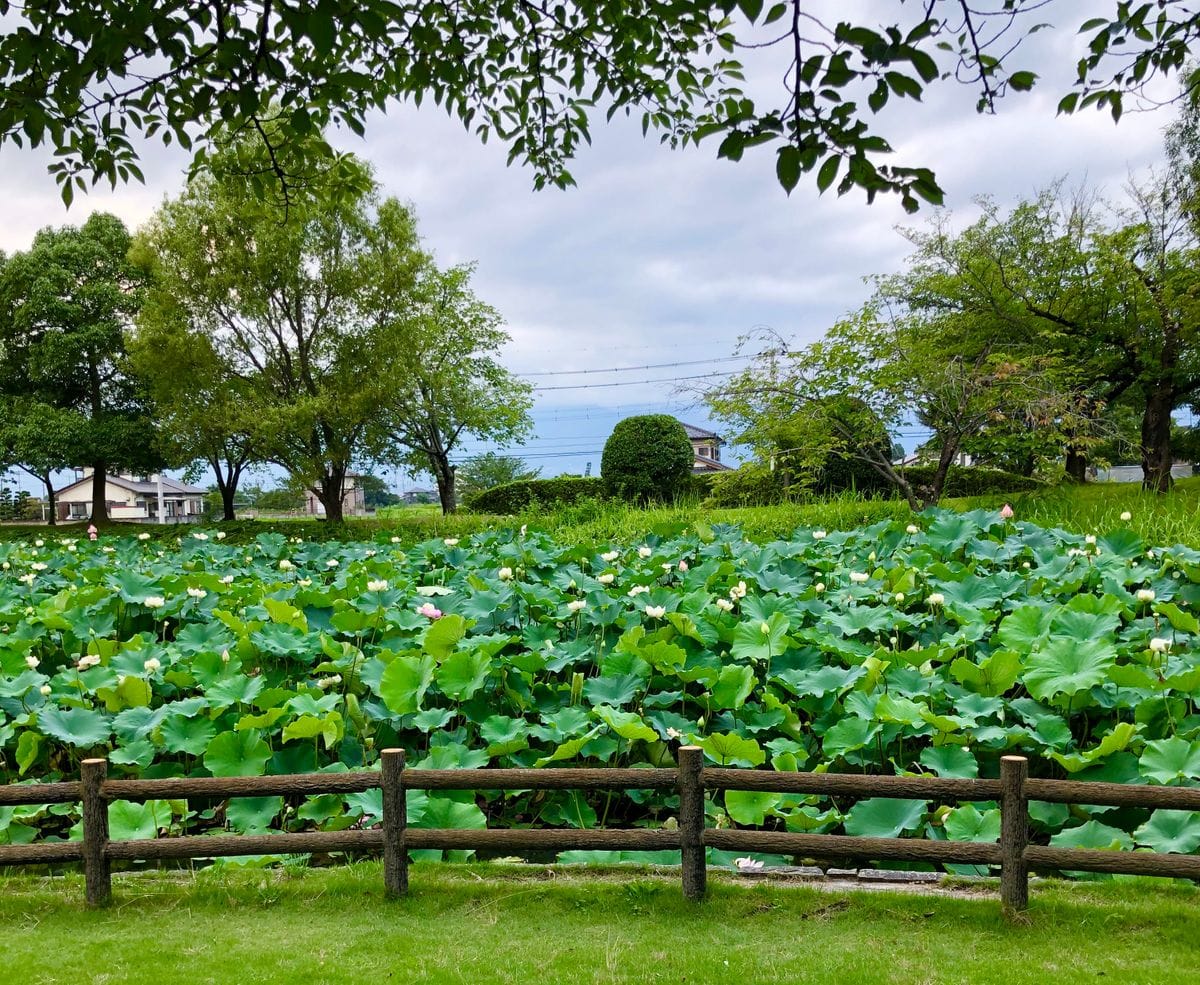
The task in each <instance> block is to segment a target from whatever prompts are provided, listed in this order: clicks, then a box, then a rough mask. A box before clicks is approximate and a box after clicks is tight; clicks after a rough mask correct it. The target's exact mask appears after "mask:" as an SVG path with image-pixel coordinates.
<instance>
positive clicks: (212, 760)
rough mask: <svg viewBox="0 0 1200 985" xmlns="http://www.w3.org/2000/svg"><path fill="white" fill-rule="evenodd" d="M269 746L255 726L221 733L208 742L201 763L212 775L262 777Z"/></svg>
mask: <svg viewBox="0 0 1200 985" xmlns="http://www.w3.org/2000/svg"><path fill="white" fill-rule="evenodd" d="M270 758H271V749H270V747H269V746H268V745H267V744H266V743H265V742H263V740H262V737H261V736H260V735H259V733H258V732H257V731H255V730H254V729H249V730H247V731H245V732H222V733H221V734H220V735H218V736H217V737H216V738H214V739H213V740H212V742H210V743H209V744H208V751H207V752H206V753H205V754H204V765H205V767H206V768H207V769H208V771H209V772H210V773H211V774H212V775H213V776H262V775H263V773H265V772H266V770H267V760H268V759H270Z"/></svg>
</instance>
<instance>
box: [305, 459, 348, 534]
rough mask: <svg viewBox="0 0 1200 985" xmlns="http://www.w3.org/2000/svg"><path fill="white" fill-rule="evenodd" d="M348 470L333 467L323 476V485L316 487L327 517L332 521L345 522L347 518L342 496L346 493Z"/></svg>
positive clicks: (315, 490)
mask: <svg viewBox="0 0 1200 985" xmlns="http://www.w3.org/2000/svg"><path fill="white" fill-rule="evenodd" d="M345 486H346V470H345V469H331V470H330V471H329V472H327V473H326V474H325V475H324V476H322V478H321V486H320V488H319V489H314V490H313V492H315V493H316V494H317V498H318V499H319V500H320V501H321V505H322V506H324V507H325V519H326V520H328V521H329V522H330V523H343V522H344V521H345V519H346V515H345V511H344V510H343V503H342V497H343V496H345V494H346V489H345Z"/></svg>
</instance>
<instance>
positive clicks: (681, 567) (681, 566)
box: [679, 559, 688, 571]
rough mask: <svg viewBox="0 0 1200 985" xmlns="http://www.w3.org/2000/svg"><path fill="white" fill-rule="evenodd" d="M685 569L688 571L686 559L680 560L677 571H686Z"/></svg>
mask: <svg viewBox="0 0 1200 985" xmlns="http://www.w3.org/2000/svg"><path fill="white" fill-rule="evenodd" d="M687 569H688V563H687V560H686V559H681V560H680V562H679V570H680V571H687Z"/></svg>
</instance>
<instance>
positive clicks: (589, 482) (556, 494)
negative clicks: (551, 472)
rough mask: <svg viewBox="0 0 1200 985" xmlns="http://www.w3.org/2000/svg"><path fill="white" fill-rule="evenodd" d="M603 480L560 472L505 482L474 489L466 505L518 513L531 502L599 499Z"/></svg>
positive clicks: (550, 503) (481, 510)
mask: <svg viewBox="0 0 1200 985" xmlns="http://www.w3.org/2000/svg"><path fill="white" fill-rule="evenodd" d="M603 497H604V481H603V480H602V479H600V478H599V477H598V476H559V477H558V478H556V479H525V480H523V481H521V482H507V483H505V484H504V485H502V486H493V487H492V488H491V489H485V490H484V491H483V492H481V493H476V494H475V495H474V496H472V497H471V498H470V499H468V500H467V502H466V506H467V508H468V509H469V510H471V511H472V512H474V513H496V514H502V515H503V514H511V513H521V512H523V511H524V510H527V509H530V508H531V507H534V506H556V505H558V504H560V503H574V502H576V501H577V500H580V499H584V498H591V499H602V498H603Z"/></svg>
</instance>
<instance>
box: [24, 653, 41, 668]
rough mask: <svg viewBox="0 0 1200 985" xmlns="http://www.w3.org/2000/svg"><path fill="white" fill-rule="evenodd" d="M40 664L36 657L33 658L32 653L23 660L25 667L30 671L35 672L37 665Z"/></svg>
mask: <svg viewBox="0 0 1200 985" xmlns="http://www.w3.org/2000/svg"><path fill="white" fill-rule="evenodd" d="M40 663H41V661H40V660H39V659H38V658H37V657H35V656H34V655H33V654H32V653H31V654H29V656H27V657H26V658H25V666H26V667H28V668H29V669H30V670H37V668H38V664H40Z"/></svg>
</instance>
